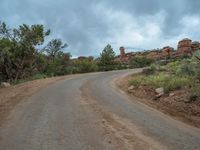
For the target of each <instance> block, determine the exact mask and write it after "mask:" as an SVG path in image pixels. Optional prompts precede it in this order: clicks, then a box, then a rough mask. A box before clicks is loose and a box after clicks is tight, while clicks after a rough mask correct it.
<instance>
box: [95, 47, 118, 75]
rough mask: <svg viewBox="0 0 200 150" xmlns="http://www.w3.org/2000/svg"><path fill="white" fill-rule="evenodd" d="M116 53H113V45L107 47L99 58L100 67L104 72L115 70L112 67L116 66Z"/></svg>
mask: <svg viewBox="0 0 200 150" xmlns="http://www.w3.org/2000/svg"><path fill="white" fill-rule="evenodd" d="M114 60H115V52H114V51H113V49H112V47H111V45H109V44H108V45H107V46H106V47H105V48H104V49H103V51H102V53H101V54H100V58H99V66H100V68H101V69H103V70H104V71H108V70H113V69H112V68H113V67H112V66H113V65H114V64H115V61H114Z"/></svg>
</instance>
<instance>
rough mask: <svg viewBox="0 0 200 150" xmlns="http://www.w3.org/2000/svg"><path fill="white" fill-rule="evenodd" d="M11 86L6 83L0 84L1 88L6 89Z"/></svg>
mask: <svg viewBox="0 0 200 150" xmlns="http://www.w3.org/2000/svg"><path fill="white" fill-rule="evenodd" d="M10 86H11V85H10V83H8V82H1V87H2V88H7V87H10Z"/></svg>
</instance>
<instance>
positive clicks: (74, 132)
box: [0, 70, 200, 150]
mask: <svg viewBox="0 0 200 150" xmlns="http://www.w3.org/2000/svg"><path fill="white" fill-rule="evenodd" d="M138 71H140V70H123V71H111V72H104V73H102V72H101V73H91V74H83V75H80V76H76V77H74V78H72V79H65V80H61V81H58V82H56V83H55V84H52V85H50V86H49V87H47V88H45V89H42V90H40V91H39V92H37V93H36V94H34V95H33V96H31V97H29V98H28V99H27V100H26V101H23V102H21V103H20V104H18V105H17V106H16V107H15V108H14V110H13V111H12V112H11V113H10V115H9V116H8V118H7V120H6V121H5V123H4V124H3V125H2V126H1V127H0V150H126V149H130V150H133V149H136V150H148V149H149V150H151V149H155V150H156V149H157V150H161V149H162V150H164V149H170V150H179V149H180V150H199V149H200V130H199V129H197V128H194V127H190V126H188V125H186V124H184V123H181V122H179V121H176V120H174V119H172V118H170V117H168V116H166V115H164V114H162V113H160V112H158V111H156V110H154V109H152V108H149V107H148V106H146V105H143V104H141V103H139V102H137V100H135V101H133V100H132V101H130V97H128V96H127V95H126V94H125V93H123V92H122V91H121V90H119V89H118V88H117V86H116V84H115V83H116V82H117V80H116V79H119V78H120V77H122V76H125V75H128V74H131V73H136V72H138Z"/></svg>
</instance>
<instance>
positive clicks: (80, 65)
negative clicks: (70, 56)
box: [74, 59, 98, 73]
mask: <svg viewBox="0 0 200 150" xmlns="http://www.w3.org/2000/svg"><path fill="white" fill-rule="evenodd" d="M74 66H75V67H76V70H74V71H76V73H86V72H94V71H97V69H98V68H97V65H96V64H95V63H94V62H92V61H90V60H88V59H84V60H77V61H75V63H74Z"/></svg>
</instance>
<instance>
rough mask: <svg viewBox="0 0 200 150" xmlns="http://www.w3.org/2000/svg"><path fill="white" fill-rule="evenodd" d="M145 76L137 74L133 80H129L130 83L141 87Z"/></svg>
mask: <svg viewBox="0 0 200 150" xmlns="http://www.w3.org/2000/svg"><path fill="white" fill-rule="evenodd" d="M143 79H144V77H143V76H140V75H138V76H135V77H134V79H133V80H131V81H130V82H129V85H133V86H134V87H136V88H137V87H139V86H140V85H141V84H142V81H143Z"/></svg>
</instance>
